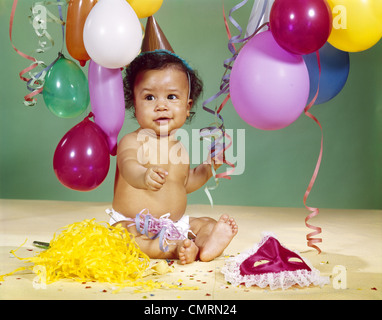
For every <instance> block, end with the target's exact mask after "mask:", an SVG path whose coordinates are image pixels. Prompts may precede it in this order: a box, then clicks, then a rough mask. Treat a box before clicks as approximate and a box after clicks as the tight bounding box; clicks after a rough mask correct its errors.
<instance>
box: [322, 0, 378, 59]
mask: <svg viewBox="0 0 382 320" xmlns="http://www.w3.org/2000/svg"><path fill="white" fill-rule="evenodd" d="M327 2H328V4H329V6H330V8H331V10H332V15H333V28H332V32H331V34H330V36H329V39H328V42H329V43H330V44H331V45H332V46H333V47H336V48H337V49H340V50H342V51H347V52H359V51H364V50H367V49H369V48H371V47H372V46H374V45H375V44H376V43H377V42H378V41H379V40H380V39H381V37H382V22H381V19H380V18H379V17H378V13H377V12H379V16H380V15H381V13H380V11H381V2H382V1H381V0H327Z"/></svg>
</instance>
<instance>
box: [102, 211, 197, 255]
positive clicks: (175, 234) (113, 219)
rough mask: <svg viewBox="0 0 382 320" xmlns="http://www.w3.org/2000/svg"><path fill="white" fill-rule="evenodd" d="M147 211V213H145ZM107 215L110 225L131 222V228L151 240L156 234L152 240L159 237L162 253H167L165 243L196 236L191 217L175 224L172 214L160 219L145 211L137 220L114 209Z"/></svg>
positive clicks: (137, 216)
mask: <svg viewBox="0 0 382 320" xmlns="http://www.w3.org/2000/svg"><path fill="white" fill-rule="evenodd" d="M145 211H147V213H145ZM106 213H107V214H108V215H109V216H110V222H109V224H110V225H112V224H115V223H117V222H120V221H130V222H131V224H130V225H129V227H130V226H133V225H135V226H136V228H137V230H138V232H140V233H141V234H145V235H146V236H147V237H149V238H150V236H149V233H151V234H154V236H153V237H151V239H155V238H156V237H158V236H159V238H160V243H159V245H160V248H161V250H162V251H167V250H168V247H167V248H165V249H164V248H163V243H164V242H166V243H167V244H168V241H171V240H184V239H187V238H188V234H189V233H191V234H193V235H194V236H195V234H194V233H193V232H192V231H191V229H190V217H189V216H188V215H184V216H183V217H182V218H181V219H180V220H178V221H176V222H174V221H172V220H171V219H170V218H169V217H170V213H166V214H164V215H163V216H161V217H160V218H159V219H158V218H155V217H153V216H152V215H150V214H149V213H148V210H146V209H144V210H142V211H141V212H140V213H138V214H137V215H136V217H135V219H132V218H127V217H125V216H124V215H123V214H121V213H119V212H117V211H115V210H114V209H106Z"/></svg>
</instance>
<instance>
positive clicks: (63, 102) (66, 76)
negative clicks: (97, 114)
mask: <svg viewBox="0 0 382 320" xmlns="http://www.w3.org/2000/svg"><path fill="white" fill-rule="evenodd" d="M42 95H43V97H44V101H45V104H46V106H47V107H48V109H49V110H50V111H51V112H52V113H54V114H55V115H56V116H58V117H61V118H73V117H76V116H78V115H80V114H81V113H83V112H84V111H85V110H86V108H87V107H88V105H89V101H90V97H89V87H88V80H87V79H86V76H85V74H84V73H83V71H82V70H81V69H80V67H79V66H77V64H76V63H75V62H73V61H72V60H69V59H66V58H65V57H63V56H62V57H61V58H59V59H58V60H57V62H56V63H55V64H54V65H53V66H52V67H51V68H50V69H49V71H48V74H47V75H46V77H45V83H44V88H43V91H42Z"/></svg>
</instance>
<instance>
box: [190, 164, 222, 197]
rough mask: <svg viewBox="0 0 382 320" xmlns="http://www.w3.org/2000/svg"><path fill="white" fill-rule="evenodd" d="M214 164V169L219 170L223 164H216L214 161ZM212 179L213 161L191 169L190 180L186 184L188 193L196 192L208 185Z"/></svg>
mask: <svg viewBox="0 0 382 320" xmlns="http://www.w3.org/2000/svg"><path fill="white" fill-rule="evenodd" d="M212 162H213V164H214V169H215V170H217V169H218V168H219V167H220V166H221V164H217V163H215V161H212ZM211 177H212V170H211V161H205V162H203V163H202V164H200V165H198V166H197V167H195V168H193V169H190V172H189V175H188V180H187V183H186V191H187V193H191V192H194V191H196V190H198V189H199V188H201V187H202V186H203V185H205V184H206V182H207V181H208V180H209V179H210V178H211Z"/></svg>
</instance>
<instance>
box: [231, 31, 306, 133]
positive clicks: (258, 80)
mask: <svg viewBox="0 0 382 320" xmlns="http://www.w3.org/2000/svg"><path fill="white" fill-rule="evenodd" d="M230 95H231V100H232V103H233V106H234V107H235V109H236V111H237V113H238V114H239V116H240V117H241V118H242V119H243V120H244V121H245V122H247V123H248V124H250V125H251V126H253V127H255V128H258V129H262V130H278V129H282V128H284V127H286V126H288V125H290V124H291V123H292V122H294V121H295V120H297V118H298V117H299V116H300V114H301V113H302V111H303V110H304V108H305V105H306V103H307V100H308V96H309V73H308V69H307V67H306V65H305V62H304V60H303V58H302V57H301V56H299V55H295V54H292V53H290V52H288V51H286V50H284V49H283V48H281V47H280V46H279V45H278V44H277V42H276V41H275V39H274V38H273V35H272V33H271V32H270V31H265V32H262V33H260V34H257V35H256V36H254V37H253V38H252V39H250V40H249V41H248V43H247V44H246V45H245V46H244V47H243V49H242V50H241V51H240V53H239V55H238V57H237V58H236V60H235V62H234V65H233V67H232V72H231V77H230Z"/></svg>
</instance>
